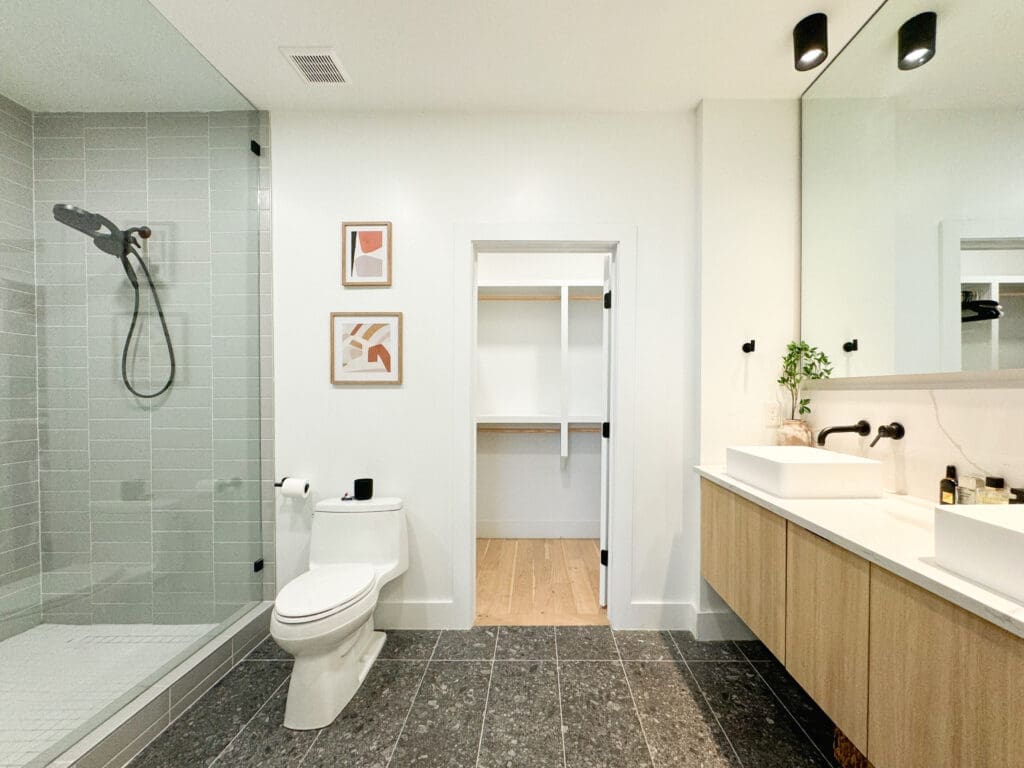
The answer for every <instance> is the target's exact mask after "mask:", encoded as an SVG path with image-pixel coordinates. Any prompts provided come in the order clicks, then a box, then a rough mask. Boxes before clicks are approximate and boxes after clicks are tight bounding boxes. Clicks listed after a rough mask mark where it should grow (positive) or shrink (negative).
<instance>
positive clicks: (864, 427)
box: [818, 419, 871, 445]
mask: <svg viewBox="0 0 1024 768" xmlns="http://www.w3.org/2000/svg"><path fill="white" fill-rule="evenodd" d="M840 432H856V433H857V434H858V435H860V436H861V437H867V436H868V435H870V434H871V425H870V424H868V423H867V422H866V421H864V419H861V420H860V421H858V422H857V423H856V424H851V425H850V426H848V427H827V428H825V429H823V430H821V432H819V433H818V445H825V441H826V440H827V439H828V436H829V435H834V434H837V433H840Z"/></svg>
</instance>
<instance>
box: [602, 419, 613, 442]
mask: <svg viewBox="0 0 1024 768" xmlns="http://www.w3.org/2000/svg"><path fill="white" fill-rule="evenodd" d="M611 434H612V425H611V422H608V421H606V422H604V423H603V424H601V437H606V438H607V437H611Z"/></svg>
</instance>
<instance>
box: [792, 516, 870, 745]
mask: <svg viewBox="0 0 1024 768" xmlns="http://www.w3.org/2000/svg"><path fill="white" fill-rule="evenodd" d="M788 526H789V527H788V559H787V566H786V669H787V670H788V671H789V673H790V674H791V675H792V676H793V679H794V680H796V681H797V682H798V683H799V684H800V685H801V687H802V688H803V689H804V690H805V691H807V693H808V694H809V695H810V697H811V698H813V699H814V700H815V701H816V702H818V706H820V707H821V708H822V709H823V710H824V711H825V713H826V714H827V715H828V716H829V717H830V718H832V720H833V722H835V724H836V725H837V726H839V729H840V730H842V732H843V733H845V734H846V736H847V738H848V739H849V740H850V741H852V742H853V744H854V746H856V747H857V748H858V749H859V750H861V752H866V751H867V747H868V599H869V594H870V587H869V582H870V568H869V565H868V562H867V561H866V560H864V559H862V558H860V557H857V556H856V555H854V554H851V553H850V552H847V551H846V550H845V549H842V548H841V547H837V546H836V545H835V544H833V543H831V542H829V541H826V540H825V539H823V538H821V537H820V536H817V535H816V534H813V533H811V532H810V531H806V530H804V529H803V528H801V527H800V526H798V525H794V524H793V523H789V524H788Z"/></svg>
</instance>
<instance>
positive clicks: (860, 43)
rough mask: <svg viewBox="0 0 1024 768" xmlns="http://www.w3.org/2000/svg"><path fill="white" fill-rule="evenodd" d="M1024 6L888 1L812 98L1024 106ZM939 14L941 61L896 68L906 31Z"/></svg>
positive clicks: (1011, 1)
mask: <svg viewBox="0 0 1024 768" xmlns="http://www.w3.org/2000/svg"><path fill="white" fill-rule="evenodd" d="M1021 8H1022V6H1021V0H970V2H964V0H889V2H888V3H886V4H885V6H884V7H883V8H882V9H881V10H880V11H879V12H878V14H877V15H875V17H874V18H873V19H872V20H871V23H870V24H869V25H868V26H867V27H866V28H865V29H864V31H863V32H862V33H861V34H859V35H858V36H857V39H856V40H854V41H853V42H852V43H851V44H850V45H849V47H848V48H847V49H846V50H845V51H844V52H843V55H842V56H840V57H839V58H837V59H835V60H834V61H833V62H832V65H831V66H830V67H829V68H828V69H827V70H826V71H825V72H824V74H823V75H822V76H821V78H819V80H818V81H817V82H816V83H815V84H814V87H813V88H812V89H811V91H810V92H809V94H808V96H809V97H810V98H821V99H836V98H869V99H871V98H893V99H895V100H896V101H897V104H898V106H899V107H901V108H906V109H953V108H961V109H962V108H968V107H971V108H983V107H993V106H998V107H1020V106H1024V52H1022V50H1021V40H1022V39H1024V13H1022V11H1021ZM922 11H935V12H936V13H937V14H938V21H937V31H936V46H935V58H933V59H932V60H931V61H930V62H928V63H927V64H925V65H924V66H922V67H920V68H919V69H915V70H911V71H908V72H902V71H900V70H899V68H897V66H896V56H897V35H898V33H899V28H900V25H901V24H903V22H905V21H906V20H907V19H909V18H911V17H912V16H916V15H917V14H918V13H921V12H922Z"/></svg>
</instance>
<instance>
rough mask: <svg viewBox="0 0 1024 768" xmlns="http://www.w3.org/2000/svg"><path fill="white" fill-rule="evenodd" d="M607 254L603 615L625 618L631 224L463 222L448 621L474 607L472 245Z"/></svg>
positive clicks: (469, 620)
mask: <svg viewBox="0 0 1024 768" xmlns="http://www.w3.org/2000/svg"><path fill="white" fill-rule="evenodd" d="M481 246H484V249H485V250H487V251H500V250H509V251H518V252H520V253H522V252H523V251H524V250H538V251H545V252H552V253H553V252H573V251H576V252H581V251H588V252H591V253H593V252H595V251H598V250H608V251H609V252H610V253H612V255H613V256H612V268H613V269H614V270H615V280H614V285H615V293H614V295H613V297H612V302H613V307H614V310H613V315H612V320H613V323H614V325H615V327H614V329H613V336H614V339H615V345H614V348H613V349H612V365H611V381H610V382H609V385H610V388H611V408H610V414H609V420H610V422H611V437H610V440H609V450H610V451H611V457H612V461H611V475H610V477H609V478H608V482H609V503H608V523H609V525H608V553H609V554H608V619H609V622H610V623H611V624H612V626H619V622H621V621H623V620H624V621H628V619H627V618H626V617H627V616H628V615H629V611H630V604H631V599H632V595H631V583H632V573H633V500H634V498H635V495H634V488H633V484H634V461H635V451H634V444H635V437H634V435H635V430H636V416H635V392H636V369H637V366H636V296H637V284H636V283H637V280H636V275H637V263H636V262H637V229H636V227H635V226H630V225H622V224H608V223H594V224H462V225H458V226H456V228H455V253H454V261H453V266H454V269H453V278H452V279H453V281H454V286H453V289H454V290H453V294H454V306H453V308H452V309H453V313H452V318H453V323H452V325H453V330H452V344H453V348H452V350H453V353H454V354H453V357H454V361H455V363H454V370H453V377H452V401H453V402H452V405H453V413H454V419H455V424H454V429H453V432H452V434H453V437H452V446H451V458H452V468H453V472H452V476H453V487H452V489H451V491H452V504H453V512H454V514H453V515H452V531H451V535H452V553H453V562H452V596H453V602H454V606H453V613H452V618H453V622H452V623H453V626H454V627H456V628H463V629H465V628H469V627H471V626H472V625H473V621H474V619H475V614H476V422H475V418H474V413H473V404H474V402H475V396H476V367H475V365H476V364H475V361H476V311H477V306H476V280H475V262H476V254H477V251H478V249H480V248H481Z"/></svg>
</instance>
